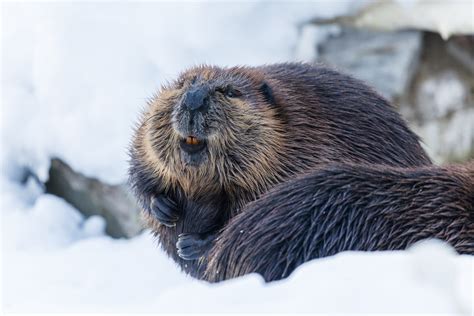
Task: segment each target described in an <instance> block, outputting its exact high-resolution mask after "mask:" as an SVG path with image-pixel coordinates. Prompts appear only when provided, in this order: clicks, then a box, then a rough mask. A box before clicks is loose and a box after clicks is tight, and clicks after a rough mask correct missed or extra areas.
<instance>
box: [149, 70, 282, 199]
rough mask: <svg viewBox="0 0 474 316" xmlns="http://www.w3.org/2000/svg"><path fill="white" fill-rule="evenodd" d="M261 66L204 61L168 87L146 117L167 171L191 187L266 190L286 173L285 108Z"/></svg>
mask: <svg viewBox="0 0 474 316" xmlns="http://www.w3.org/2000/svg"><path fill="white" fill-rule="evenodd" d="M277 102H278V101H277V98H276V96H275V95H274V93H273V91H272V89H271V83H270V82H267V81H266V80H265V78H264V77H263V75H262V74H261V72H257V71H252V69H251V68H238V67H236V68H227V69H226V68H218V67H207V66H201V67H196V68H193V69H191V70H188V71H186V72H184V73H182V74H181V75H180V76H179V78H178V79H177V80H175V81H174V82H172V83H170V84H168V85H167V86H165V87H163V88H162V89H161V91H160V93H159V94H158V95H157V96H156V97H155V98H154V99H153V100H152V102H151V104H150V110H149V112H148V113H147V114H146V116H145V121H144V122H145V123H144V125H143V126H144V128H145V131H144V133H145V134H144V135H143V138H144V139H143V141H144V142H145V143H147V146H146V148H147V152H148V153H147V155H148V156H149V160H150V161H149V163H151V164H153V165H154V167H155V170H156V171H157V172H158V173H160V175H161V176H163V175H166V177H167V178H169V179H171V180H170V181H171V182H176V181H178V182H180V185H181V186H183V187H186V186H193V185H194V186H196V185H197V186H201V185H202V186H209V187H213V186H214V185H218V186H220V187H226V188H228V187H229V186H235V185H238V186H239V185H240V186H245V187H247V188H249V189H250V188H251V189H252V190H254V191H258V190H256V189H258V188H259V187H260V186H265V185H267V184H268V182H269V181H271V182H273V181H274V180H275V177H276V175H277V174H278V171H277V170H278V166H279V160H280V159H279V154H281V153H282V152H283V151H284V148H283V147H284V132H283V122H282V119H281V109H279V108H278V105H277Z"/></svg>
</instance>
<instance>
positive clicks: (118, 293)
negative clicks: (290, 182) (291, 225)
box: [0, 1, 473, 313]
mask: <svg viewBox="0 0 474 316" xmlns="http://www.w3.org/2000/svg"><path fill="white" fill-rule="evenodd" d="M353 8H354V3H353V1H332V2H325V3H323V2H294V3H293V4H289V3H283V2H279V3H276V4H272V3H269V2H239V3H236V2H230V3H225V4H223V3H217V2H212V1H211V2H201V3H191V2H159V3H150V2H142V3H139V4H132V3H126V2H123V3H119V2H111V3H107V2H100V3H93V2H85V3H36V4H35V3H33V4H32V3H26V2H18V3H14V2H8V3H2V9H3V10H2V11H3V12H2V86H1V87H2V108H1V112H0V114H1V120H0V122H1V126H0V133H1V151H0V159H1V170H2V173H1V176H0V194H1V195H0V214H1V217H0V219H1V237H2V252H1V253H2V261H1V263H2V278H1V283H2V289H3V294H2V295H3V296H2V298H3V308H4V309H5V310H6V311H9V312H44V313H48V312H54V311H60V312H92V311H94V312H140V311H143V312H153V311H168V312H180V311H182V312H185V311H196V312H209V311H224V312H225V311H227V312H231V311H241V312H244V311H262V312H263V311H274V312H285V311H313V312H411V313H415V312H424V313H434V312H445V313H469V312H470V311H471V310H472V295H473V289H472V284H473V259H472V258H471V257H468V256H458V255H455V254H454V253H453V252H452V251H451V249H449V248H448V247H446V246H444V245H440V244H437V243H428V244H423V245H419V246H418V247H417V248H416V249H412V250H410V251H408V252H384V253H341V254H339V255H337V256H334V257H331V258H326V259H323V260H317V261H313V262H310V263H308V264H305V265H304V266H302V267H301V268H300V269H298V270H297V271H296V272H295V273H294V274H293V275H292V276H291V277H290V278H289V279H287V280H284V281H281V282H276V283H273V284H271V285H265V284H264V283H263V281H262V279H261V278H260V277H259V276H257V275H249V276H247V277H244V278H241V279H237V280H232V281H228V282H224V283H222V284H218V285H209V284H206V283H202V282H198V281H195V280H192V279H190V278H189V277H187V276H185V275H183V274H182V273H181V272H180V271H179V270H178V268H177V267H176V266H175V264H174V263H173V262H172V261H171V260H169V259H168V258H167V257H166V256H165V255H164V254H163V253H162V252H161V251H160V250H158V249H157V245H156V242H155V241H153V240H152V238H151V237H150V236H149V234H148V232H145V233H143V234H142V235H140V236H138V237H135V238H133V239H129V240H116V239H111V238H109V237H107V236H106V235H105V234H104V221H103V219H102V218H99V217H91V218H88V219H84V218H83V216H82V215H81V214H80V213H79V212H77V211H76V210H75V209H74V208H73V207H71V206H70V205H68V204H67V203H66V202H64V201H63V200H61V199H59V198H57V197H54V196H51V195H47V194H44V192H43V190H42V188H41V187H40V186H39V185H38V184H37V183H36V182H35V181H34V180H32V179H30V180H29V181H28V182H27V183H26V184H21V183H20V179H21V178H22V172H23V170H24V169H25V168H29V169H31V170H33V171H34V172H35V173H36V174H37V175H38V176H39V178H40V179H41V180H45V179H46V177H47V170H48V167H49V159H50V157H52V156H59V157H61V158H63V159H64V160H66V161H67V162H68V163H70V164H71V165H72V166H73V167H74V168H75V169H76V170H78V171H80V172H82V173H85V174H87V175H91V176H95V177H99V178H101V179H102V180H104V181H108V182H110V183H119V182H123V181H124V180H125V174H126V167H127V163H126V160H127V155H126V148H127V145H128V142H129V140H130V136H131V131H132V127H133V124H134V122H135V120H136V118H137V115H138V113H139V110H140V109H141V108H142V107H143V106H144V104H145V100H146V99H147V98H148V97H150V96H151V95H152V94H153V92H155V91H156V89H157V88H158V87H159V85H160V84H161V83H163V82H164V81H166V80H167V79H171V78H173V77H174V76H175V75H176V74H177V73H178V72H179V71H181V70H182V69H184V68H186V67H187V66H189V65H193V64H196V63H204V62H206V63H213V64H220V65H233V64H260V63H270V62H276V61H286V60H292V59H294V56H295V55H296V54H298V53H301V52H297V51H298V49H299V48H298V47H296V43H297V37H298V33H297V28H296V25H297V23H298V22H301V21H303V20H305V19H307V18H309V17H312V16H315V15H318V16H326V17H330V16H333V15H335V14H340V13H343V12H345V11H346V10H349V9H353ZM323 35H324V34H322V35H321V36H323ZM300 55H304V53H303V54H299V55H298V56H300Z"/></svg>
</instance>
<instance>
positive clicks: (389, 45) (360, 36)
mask: <svg viewBox="0 0 474 316" xmlns="http://www.w3.org/2000/svg"><path fill="white" fill-rule="evenodd" d="M421 39H422V36H421V33H420V32H418V31H402V32H393V33H387V32H376V31H366V30H357V29H350V28H342V31H341V33H340V34H339V35H338V36H332V37H329V38H328V39H327V40H326V41H325V42H323V43H321V44H320V46H319V54H318V55H319V58H318V59H319V61H321V62H323V63H326V64H329V65H332V66H334V67H336V68H338V69H340V70H342V71H345V72H347V73H349V74H352V75H353V76H355V77H356V78H359V79H361V80H363V81H366V82H367V83H369V84H370V85H372V86H374V87H375V88H376V89H377V90H378V91H379V92H380V93H382V94H383V95H384V96H385V97H387V98H389V99H391V100H393V99H394V98H396V97H398V96H400V95H402V94H403V93H404V92H405V90H406V88H407V87H408V85H409V84H410V82H411V79H412V77H413V74H414V72H415V70H416V68H417V67H416V66H417V63H418V60H419V53H420V49H421Z"/></svg>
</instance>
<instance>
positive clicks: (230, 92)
mask: <svg viewBox="0 0 474 316" xmlns="http://www.w3.org/2000/svg"><path fill="white" fill-rule="evenodd" d="M216 91H217V92H220V93H222V94H223V95H225V96H226V97H228V98H238V97H240V96H242V92H240V91H239V90H237V89H234V88H232V87H225V88H217V89H216Z"/></svg>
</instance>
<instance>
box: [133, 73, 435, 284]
mask: <svg viewBox="0 0 474 316" xmlns="http://www.w3.org/2000/svg"><path fill="white" fill-rule="evenodd" d="M196 85H203V86H205V87H206V89H209V91H211V92H210V97H209V98H210V101H209V102H210V107H209V111H208V113H206V115H207V116H206V119H205V120H203V123H202V126H206V128H204V130H205V132H206V133H207V134H206V139H207V150H206V152H205V158H204V162H203V163H201V164H200V165H198V166H189V165H187V164H186V163H183V153H182V152H181V151H180V148H179V146H178V145H177V144H178V142H179V139H180V138H183V137H186V135H184V134H182V132H180V128H179V126H183V124H181V120H185V119H186V118H187V115H188V114H187V113H186V112H180V111H181V108H182V102H183V101H182V100H183V95H184V94H185V93H187V92H188V91H190V89H191V87H195V86H196ZM228 86H231V87H233V88H235V89H238V90H239V91H240V92H241V94H242V95H241V96H240V97H237V98H227V97H225V96H224V95H223V94H221V93H219V92H218V91H220V89H224V88H225V87H228ZM180 124H181V125H180ZM333 162H350V163H355V164H384V165H390V166H397V167H411V166H423V165H429V164H431V162H430V160H429V158H428V157H427V155H426V154H425V152H424V151H423V149H422V148H421V146H420V145H419V143H418V138H417V137H416V135H415V134H413V133H412V132H411V131H410V130H409V129H408V127H407V126H406V124H405V122H404V121H403V120H402V119H401V117H400V116H399V115H398V114H397V113H396V111H395V110H394V109H393V108H392V107H391V106H390V104H389V103H388V102H387V101H386V100H385V99H383V98H382V97H381V96H379V95H378V94H377V93H375V92H374V91H373V90H371V89H370V88H369V87H367V86H366V85H364V84H363V83H362V82H360V81H358V80H355V79H353V78H351V77H349V76H346V75H343V74H340V73H338V72H335V71H333V70H330V69H327V68H325V67H322V66H315V65H309V64H276V65H268V66H261V67H232V68H219V67H212V66H200V67H195V68H192V69H190V70H188V71H186V72H184V73H183V74H181V75H180V76H179V78H178V79H177V80H176V81H174V82H172V83H171V84H169V85H167V86H164V87H162V89H161V91H160V93H159V94H158V95H157V96H155V97H154V98H153V99H152V100H151V102H150V103H149V108H148V110H147V111H146V112H145V113H144V116H143V118H142V120H141V122H140V124H139V126H138V129H137V132H136V136H135V138H134V141H133V144H132V149H131V168H130V182H131V184H132V186H133V188H134V190H135V193H136V194H137V196H138V198H139V200H140V201H141V202H142V205H143V206H144V209H145V216H146V217H147V219H148V225H149V227H151V228H152V230H153V231H154V232H155V234H156V236H157V237H158V238H159V240H160V243H161V245H162V246H163V247H164V249H165V250H166V251H167V252H168V253H169V255H170V256H172V257H173V258H174V259H175V260H176V261H177V262H178V263H179V264H180V265H181V266H182V267H183V269H184V270H185V271H186V272H188V273H191V274H192V275H194V276H197V277H202V272H203V270H204V269H205V265H206V263H207V258H202V260H194V261H185V260H182V259H181V258H179V256H178V255H177V254H176V242H177V241H178V239H179V237H178V236H179V234H181V233H203V232H208V231H214V232H216V233H218V232H219V231H220V230H221V229H222V228H224V227H225V225H226V224H227V222H228V221H229V220H230V219H231V218H232V217H234V216H235V215H237V214H239V213H240V212H241V211H242V209H243V208H245V205H246V204H247V203H249V202H251V201H254V200H256V199H257V198H258V197H259V196H260V195H261V194H263V193H265V192H267V191H268V190H269V189H271V188H272V187H274V186H275V185H277V184H279V183H282V182H285V181H287V180H289V179H291V178H293V177H295V176H297V175H300V174H304V173H307V172H310V171H312V170H316V169H317V168H320V167H321V166H323V165H325V164H327V163H333ZM162 192H164V193H165V194H166V195H167V196H169V197H170V198H171V199H173V200H174V201H176V203H177V204H178V206H179V209H180V212H181V214H180V216H181V217H180V220H179V222H178V223H177V224H176V227H165V226H163V225H161V224H160V223H159V222H158V221H157V220H156V218H155V217H154V216H153V214H152V212H150V210H149V204H150V203H149V200H150V198H151V197H153V196H154V195H156V194H158V193H160V194H161V193H162Z"/></svg>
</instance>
